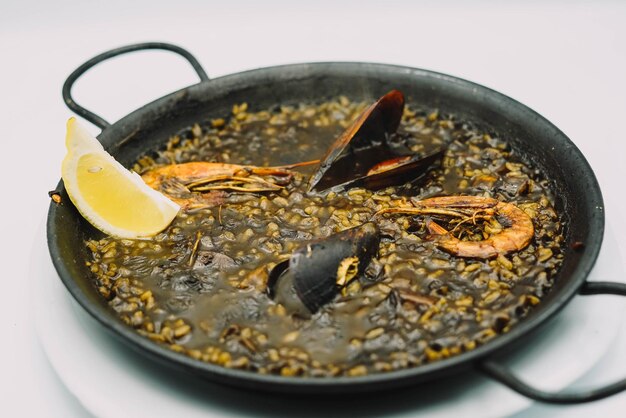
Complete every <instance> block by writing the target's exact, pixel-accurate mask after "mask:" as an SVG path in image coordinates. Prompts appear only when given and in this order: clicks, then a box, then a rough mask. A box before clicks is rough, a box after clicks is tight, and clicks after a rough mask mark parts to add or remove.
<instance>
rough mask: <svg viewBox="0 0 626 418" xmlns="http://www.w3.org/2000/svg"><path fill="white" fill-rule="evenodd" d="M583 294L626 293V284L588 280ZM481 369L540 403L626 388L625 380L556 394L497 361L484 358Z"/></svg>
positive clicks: (596, 395) (584, 398)
mask: <svg viewBox="0 0 626 418" xmlns="http://www.w3.org/2000/svg"><path fill="white" fill-rule="evenodd" d="M580 294H581V295H618V296H626V284H625V283H615V282H586V283H585V284H584V285H583V286H582V287H581V289H580ZM478 368H479V369H480V370H481V371H482V372H483V373H485V374H486V375H487V376H489V377H491V378H492V379H495V380H497V381H498V382H500V383H502V384H503V385H505V386H508V387H509V388H510V389H513V390H514V391H515V392H517V393H519V394H521V395H524V396H526V397H528V398H531V399H534V400H536V401H540V402H546V403H552V404H577V403H585V402H591V401H597V400H599V399H604V398H607V397H609V396H612V395H615V394H617V393H619V392H622V391H624V390H626V379H622V380H618V381H617V382H613V383H611V384H608V385H606V386H602V387H599V388H596V389H586V390H582V391H580V392H566V393H561V392H559V393H553V392H545V391H543V390H539V389H536V388H534V387H532V386H530V385H528V384H526V383H524V382H523V381H521V380H520V379H519V378H518V377H516V376H515V375H514V374H513V373H512V372H511V370H510V369H508V368H507V367H506V366H503V365H502V364H499V363H498V362H496V361H494V360H484V361H482V362H481V363H480V364H479V365H478Z"/></svg>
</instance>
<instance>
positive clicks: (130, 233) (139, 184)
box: [61, 118, 180, 239]
mask: <svg viewBox="0 0 626 418" xmlns="http://www.w3.org/2000/svg"><path fill="white" fill-rule="evenodd" d="M65 145H66V147H67V155H66V156H65V159H64V160H63V166H62V169H61V176H62V177H63V182H64V183H65V189H66V190H67V194H68V195H69V197H70V199H71V200H72V202H73V203H74V205H75V206H76V208H77V209H78V211H79V212H80V213H81V215H83V217H84V218H85V219H87V220H88V221H89V222H90V223H91V224H92V225H93V226H95V227H96V228H98V229H99V230H101V231H102V232H104V233H106V234H109V235H113V236H115V237H119V238H131V239H135V238H147V237H151V236H153V235H155V234H157V233H159V232H161V231H162V230H164V229H165V228H166V227H167V226H168V225H169V224H170V223H171V222H172V220H173V219H174V217H175V216H176V214H177V213H178V211H179V209H180V207H179V206H178V205H177V204H176V203H174V202H172V201H171V200H169V199H168V198H167V197H165V196H164V195H162V194H161V193H159V192H157V191H156V190H153V189H151V188H150V187H149V186H148V185H146V184H145V183H144V182H143V180H142V179H141V177H140V176H139V175H138V174H137V173H133V172H131V171H128V170H127V169H126V168H124V167H123V166H122V165H121V164H120V163H118V162H117V161H116V160H115V159H114V158H113V156H111V154H109V153H108V152H106V151H105V150H104V148H103V147H102V145H101V144H100V142H99V141H98V140H97V139H96V138H94V137H93V136H92V135H90V134H89V132H87V130H86V129H85V128H84V127H82V126H81V125H80V124H79V123H78V122H77V121H76V119H74V118H70V119H69V120H68V121H67V136H66V138H65Z"/></svg>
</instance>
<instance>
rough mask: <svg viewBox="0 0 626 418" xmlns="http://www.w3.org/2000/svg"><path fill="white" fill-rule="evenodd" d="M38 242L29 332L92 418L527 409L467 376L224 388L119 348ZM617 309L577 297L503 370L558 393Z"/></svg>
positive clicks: (614, 262)
mask: <svg viewBox="0 0 626 418" xmlns="http://www.w3.org/2000/svg"><path fill="white" fill-rule="evenodd" d="M607 231H611V229H610V228H607ZM37 236H38V237H39V238H40V239H38V240H37V242H36V243H35V246H34V248H33V255H32V257H31V259H32V260H41V262H40V263H37V264H36V265H35V266H33V268H32V269H31V276H32V277H31V281H30V283H31V285H32V286H33V293H34V298H35V300H34V301H33V302H34V303H33V306H35V307H36V309H35V322H36V326H37V333H38V335H39V337H40V340H41V343H42V345H43V347H44V350H45V352H46V354H47V355H48V358H49V360H50V363H51V364H52V366H53V368H54V369H55V371H56V372H57V373H58V375H59V377H60V378H61V380H62V381H63V382H64V383H65V385H66V386H67V387H68V389H69V390H70V391H71V392H72V393H73V394H74V395H75V396H76V397H77V398H78V399H79V400H80V402H81V403H82V404H83V405H84V406H85V408H87V409H88V410H89V411H90V412H92V413H93V414H95V415H96V416H101V417H120V416H134V417H137V416H172V415H174V414H175V415H174V416H184V417H190V418H191V417H207V416H220V417H223V416H226V417H244V416H300V417H307V416H325V417H330V416H357V417H370V416H380V415H383V414H385V415H387V416H396V417H409V416H410V417H417V416H428V417H441V418H443V417H454V418H458V417H459V416H462V417H463V418H467V417H484V418H488V417H502V416H507V415H510V414H513V413H516V412H519V411H521V410H524V409H525V408H527V407H529V406H530V405H531V404H532V402H531V401H529V400H528V399H526V398H524V397H522V396H520V395H517V394H516V393H514V392H512V391H510V390H509V389H507V388H505V387H503V386H502V385H500V384H498V383H495V382H493V381H491V380H489V379H488V378H485V377H483V376H481V375H479V374H478V373H474V372H469V373H465V374H461V375H456V376H453V377H451V378H448V379H446V380H443V381H437V382H435V383H432V384H428V385H421V386H417V387H414V388H409V389H406V390H402V391H398V392H394V393H383V394H380V395H372V394H368V395H365V396H362V397H348V398H346V399H337V398H333V399H325V398H321V397H318V398H316V399H311V400H304V399H293V398H288V397H285V396H283V397H280V396H273V395H268V394H265V393H255V392H252V391H244V390H236V389H231V388H228V387H223V386H220V385H218V384H214V383H210V382H206V381H203V380H201V379H198V378H196V377H193V376H190V375H188V374H186V373H183V372H179V371H177V370H172V369H169V368H164V367H163V366H160V365H158V364H156V363H155V362H152V361H151V360H149V359H146V358H144V357H142V356H141V355H140V354H138V353H136V352H135V351H133V350H131V349H129V348H128V347H126V346H125V345H124V344H122V343H121V342H118V341H117V339H116V338H114V337H113V336H112V335H110V334H109V333H108V332H107V331H105V330H104V329H103V327H102V326H101V325H100V324H99V323H97V322H96V321H95V320H94V319H92V318H91V317H90V316H89V315H88V314H87V313H86V312H84V311H83V309H82V308H81V307H80V306H78V304H77V303H76V302H74V300H73V299H72V298H71V296H70V295H69V293H68V292H67V291H66V290H65V287H64V286H63V284H62V283H61V281H60V279H59V278H58V276H57V274H56V272H55V270H54V268H53V266H52V263H51V261H50V256H49V254H48V249H47V247H46V245H45V242H46V241H45V228H44V227H43V225H42V226H41V227H40V231H39V233H38V235H37ZM617 248H618V247H617V243H616V241H615V238H614V237H613V236H612V235H611V234H610V233H607V235H606V236H605V242H604V245H603V246H602V251H601V252H600V257H599V259H598V263H597V265H596V267H595V268H594V270H593V272H592V273H591V276H590V280H611V278H619V277H622V276H623V273H622V272H623V269H622V265H621V264H620V262H619V253H618V249H617ZM623 309H624V304H623V301H622V300H619V298H600V297H599V296H589V297H581V296H577V297H575V298H574V300H573V301H572V302H571V303H570V304H569V305H568V306H567V307H566V308H565V309H564V310H563V311H562V312H561V313H560V314H559V315H558V317H557V318H556V319H555V320H553V321H552V322H551V323H550V324H548V325H547V326H546V327H544V329H543V330H542V332H541V334H540V335H535V336H533V337H529V339H528V341H527V342H526V343H525V344H524V345H523V350H517V352H515V353H510V354H508V355H507V356H506V359H505V360H504V362H505V363H506V364H508V365H509V366H510V367H511V368H512V369H513V370H515V372H516V373H518V375H519V376H521V377H522V378H523V379H524V380H526V381H528V382H533V384H535V385H536V386H538V387H540V388H542V389H547V390H561V389H564V388H566V387H568V386H569V385H570V384H572V383H573V382H575V381H576V379H578V378H579V377H581V376H582V375H583V374H585V373H586V372H587V371H589V370H590V369H591V368H592V367H593V366H594V365H595V364H596V363H597V362H598V361H599V359H600V358H601V356H602V355H603V354H604V353H605V352H606V351H607V350H608V348H609V346H610V344H611V342H612V341H613V339H614V337H615V336H616V333H617V331H618V330H619V328H620V325H621V321H622V313H623Z"/></svg>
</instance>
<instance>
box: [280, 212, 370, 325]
mask: <svg viewBox="0 0 626 418" xmlns="http://www.w3.org/2000/svg"><path fill="white" fill-rule="evenodd" d="M379 242H380V231H379V229H378V226H377V225H376V224H374V223H371V222H367V223H365V224H363V225H360V226H357V227H355V228H350V229H346V230H344V231H341V232H338V233H336V234H333V235H331V236H329V237H327V238H324V239H319V240H315V241H310V242H308V243H306V244H305V245H303V246H301V247H299V248H298V249H296V250H295V251H294V252H293V253H292V254H291V257H290V258H289V260H285V261H283V262H281V263H279V264H277V265H276V266H275V267H274V268H273V269H272V271H271V272H270V278H269V281H268V293H269V295H270V297H271V298H272V299H274V300H275V301H276V302H278V303H281V304H283V306H285V307H286V308H287V310H288V311H290V312H292V313H295V314H298V315H300V316H303V317H308V316H310V315H311V314H313V313H315V312H317V311H318V310H319V309H320V308H321V307H322V306H323V305H325V304H326V303H328V302H330V301H331V300H332V299H333V298H334V297H335V295H336V294H337V293H338V292H339V290H340V289H342V288H345V287H346V286H348V285H349V284H350V283H351V282H352V281H353V280H356V279H357V278H358V277H359V276H360V275H361V274H362V273H363V272H364V271H365V268H366V267H367V266H368V264H369V262H370V260H371V259H372V257H374V256H375V255H376V254H377V252H378V244H379Z"/></svg>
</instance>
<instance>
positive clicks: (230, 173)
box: [141, 160, 319, 209]
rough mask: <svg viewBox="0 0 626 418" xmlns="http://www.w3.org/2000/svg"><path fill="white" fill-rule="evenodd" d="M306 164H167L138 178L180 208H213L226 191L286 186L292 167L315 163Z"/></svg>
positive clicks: (262, 190) (260, 190)
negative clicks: (264, 165)
mask: <svg viewBox="0 0 626 418" xmlns="http://www.w3.org/2000/svg"><path fill="white" fill-rule="evenodd" d="M318 162H319V161H317V160H316V161H306V162H303V163H297V164H293V165H289V166H281V167H257V166H252V165H238V164H225V163H212V162H189V163H182V164H170V165H166V166H163V167H158V168H155V169H152V170H149V171H147V172H145V173H143V174H142V175H141V177H142V179H143V181H144V182H145V183H146V184H147V185H148V186H150V187H152V188H153V189H155V190H157V191H159V192H161V193H163V194H165V195H167V196H168V197H169V198H170V199H172V200H173V201H174V202H176V203H178V204H179V205H181V206H182V207H183V208H184V209H194V208H199V207H213V206H217V205H220V204H221V203H222V202H224V200H225V198H226V196H227V193H226V191H235V192H250V193H253V192H271V191H278V190H281V189H282V188H284V187H285V186H287V185H288V184H289V183H290V182H291V180H292V178H293V176H294V171H292V170H291V169H292V168H295V167H300V166H304V165H310V164H316V163H318Z"/></svg>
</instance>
